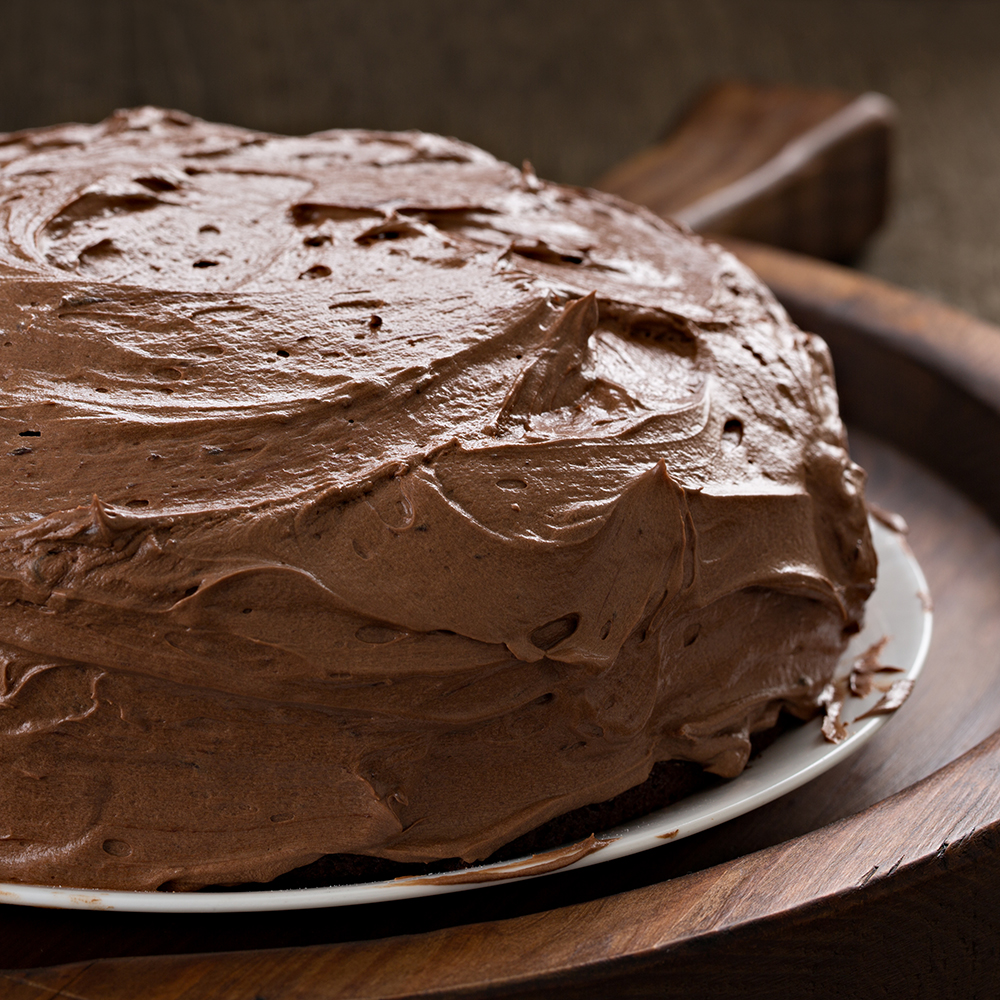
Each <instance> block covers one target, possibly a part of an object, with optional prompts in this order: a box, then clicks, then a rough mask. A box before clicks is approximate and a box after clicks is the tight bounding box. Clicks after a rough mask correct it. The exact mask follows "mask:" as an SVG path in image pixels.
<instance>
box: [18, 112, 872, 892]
mask: <svg viewBox="0 0 1000 1000" xmlns="http://www.w3.org/2000/svg"><path fill="white" fill-rule="evenodd" d="M0 163H2V164H3V166H2V174H0V202H2V204H3V206H4V214H5V219H6V226H5V232H4V237H3V240H2V241H0V317H2V322H3V324H4V346H3V347H2V348H0V368H2V371H0V377H2V378H3V382H2V389H0V392H2V408H0V426H2V427H3V432H4V433H5V435H6V441H7V444H8V453H7V454H6V455H5V456H4V461H5V462H7V463H8V474H7V477H6V480H5V482H6V486H5V491H4V503H3V505H2V510H0V602H2V606H0V644H2V645H0V649H2V653H3V660H2V663H3V673H2V675H0V679H2V683H3V688H2V692H0V705H2V706H3V709H4V711H3V712H2V713H0V727H2V729H0V742H2V745H3V748H4V759H5V761H7V767H6V768H5V769H4V770H3V774H2V792H0V794H2V797H3V800H4V803H5V814H6V819H5V823H6V824H7V826H8V827H9V832H8V834H7V836H6V837H5V838H4V839H3V840H0V877H3V878H5V879H8V880H19V881H25V882H39V883H61V884H66V885H78V886H87V887H95V888H97V887H102V888H146V889H151V888H156V887H157V886H159V885H161V884H163V883H165V882H168V881H169V882H171V883H172V884H174V885H180V886H184V887H195V886H197V885H199V884H205V883H210V882H211V883H217V882H227V881H230V882H240V881H266V880H267V879H269V878H272V877H274V876H276V875H278V874H280V873H282V872H284V871H288V870H290V869H291V868H294V867H296V866H299V865H303V864H307V863H309V862H311V861H313V860H315V859H316V858H318V857H320V856H322V855H325V854H333V853H354V854H371V855H376V856H380V857H386V858H392V859H395V860H402V861H428V860H433V859H436V858H445V857H453V856H461V857H464V858H466V859H468V860H472V859H477V858H482V857H485V856H487V855H489V854H490V853H491V852H492V851H493V850H495V849H496V848H497V847H499V846H500V845H502V844H504V843H506V842H508V841H510V840H512V839H514V838H515V837H517V836H519V835H520V834H523V833H525V832H526V831H528V830H530V829H532V828H534V827H536V826H538V825H539V824H541V823H544V822H545V821H547V820H550V819H552V818H553V817H555V816H558V815H560V814H562V813H565V812H568V811H570V810H572V809H574V808H577V807H579V806H582V805H586V804H589V803H592V802H596V801H601V800H603V799H607V798H611V797H612V796H615V795H617V794H619V793H621V792H623V791H624V790H625V789H627V788H630V787H633V786H635V785H637V784H639V783H640V782H642V781H643V780H644V779H645V778H646V776H647V775H648V773H649V771H650V768H651V767H652V766H653V764H654V763H655V762H656V761H659V760H667V759H680V760H687V761H693V762H696V763H698V764H700V765H702V766H704V767H706V768H707V769H709V770H711V771H713V772H714V773H717V774H720V775H723V776H732V775H734V774H737V773H739V771H740V770H741V769H742V767H743V766H744V764H745V762H746V758H747V754H748V753H749V746H750V744H749V736H750V734H751V733H752V732H754V731H758V730H760V729H764V728H767V727H768V726H770V725H771V724H773V722H774V720H775V718H776V717H777V713H778V712H779V710H780V709H781V708H782V707H784V708H787V709H789V710H791V711H793V712H795V713H798V714H800V715H803V716H806V715H809V714H810V713H811V712H813V711H814V710H815V701H816V697H817V695H818V693H819V691H820V690H821V688H822V687H823V685H824V684H825V683H826V681H827V680H828V679H829V676H830V674H831V672H832V670H833V667H834V665H835V662H836V659H837V657H838V656H839V654H840V652H841V650H842V649H843V647H844V644H845V642H846V636H847V635H849V634H850V633H852V632H853V631H856V629H857V626H858V622H859V620H860V617H861V615H862V613H863V604H864V600H865V599H866V597H867V596H868V594H869V593H870V591H871V588H872V586H873V579H874V573H875V557H874V552H873V549H872V547H871V540H870V538H869V535H868V530H867V525H866V521H865V514H864V506H863V499H862V479H863V476H862V474H861V472H860V470H858V469H857V467H856V466H854V465H853V464H852V463H851V462H850V460H849V458H848V456H847V453H846V449H845V442H844V434H843V428H842V426H841V423H840V420H839V417H838V415H837V402H836V393H835V389H834V385H833V377H832V371H831V367H830V361H829V355H828V353H827V351H826V348H825V346H824V345H823V344H822V342H821V341H820V340H819V339H818V338H816V337H813V336H811V335H809V334H806V333H803V332H801V331H799V330H797V329H796V328H795V327H794V326H792V325H791V323H790V322H789V321H788V319H787V317H786V315H785V314H784V312H783V310H782V309H781V308H780V306H778V305H777V303H776V302H775V301H774V299H773V298H772V296H771V295H770V294H769V293H768V292H767V290H766V289H764V288H763V287H762V286H761V285H760V283H759V282H758V281H757V280H756V279H755V278H754V277H753V276H752V275H751V274H750V273H749V272H748V271H746V269H745V268H743V267H742V266H741V265H740V264H739V263H738V262H737V261H736V260H735V258H733V257H732V256H731V255H729V254H727V253H725V252H724V251H722V250H721V249H719V248H718V247H715V246H713V245H711V244H708V243H706V242H705V241H703V240H701V239H699V238H697V237H694V236H692V235H691V234H690V233H687V232H684V231H682V230H681V229H680V228H677V227H673V226H670V225H668V224H666V223H664V222H662V221H660V220H658V219H656V218H655V217H653V216H652V215H650V214H649V213H647V212H645V211H643V210H641V209H637V208H635V207H633V206H630V205H627V204H625V203H623V202H620V201H618V200H617V199H614V198H612V197H610V196H607V195H601V194H598V193H596V192H588V191H582V190H578V189H572V188H567V187H562V186H558V185H554V184H549V183H546V182H542V181H539V180H538V179H537V178H536V177H535V176H534V175H533V174H532V173H531V171H530V170H524V171H521V170H517V169H516V168H513V167H511V166H509V165H507V164H503V163H500V162H498V161H496V160H494V159H493V158H492V157H490V156H489V155H488V154H486V153H483V152H482V151H480V150H477V149H475V148H473V147H470V146H467V145H465V144H462V143H459V142H456V141H455V140H449V139H443V138H441V137H437V136H426V135H422V134H418V133H398V134H385V133H367V132H352V131H337V132H330V133H322V134H319V135H315V136H308V137H304V138H288V137H277V136H270V135H263V134H260V133H254V132H248V131H246V130H242V129H236V128H233V127H229V126H217V125H211V124H208V123H205V122H201V121H198V120H196V119H191V118H189V117H188V116H185V115H181V114H179V113H176V112H164V111H160V110H159V109H148V108H147V109H134V110H131V111H126V112H118V113H116V114H115V115H114V116H112V117H111V118H110V119H108V120H107V121H105V122H103V123H101V124H99V125H95V126H61V127H56V128H52V129H42V130H34V131H30V132H26V133H18V134H13V135H11V136H8V137H6V139H5V141H3V143H2V144H0Z"/></svg>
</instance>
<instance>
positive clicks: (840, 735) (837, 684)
mask: <svg viewBox="0 0 1000 1000" xmlns="http://www.w3.org/2000/svg"><path fill="white" fill-rule="evenodd" d="M846 695H847V679H846V678H844V677H840V678H838V679H837V680H835V681H831V682H830V683H829V684H827V685H826V687H824V688H823V690H822V691H821V692H820V695H819V699H818V700H819V705H820V707H821V708H822V709H823V711H824V713H825V714H824V718H823V736H824V737H825V738H826V739H827V740H828V741H829V742H830V743H839V742H840V741H841V740H843V739H844V738H845V737H846V736H847V726H846V725H845V724H844V723H843V722H842V721H841V718H840V713H841V712H842V711H843V708H844V698H845V697H846Z"/></svg>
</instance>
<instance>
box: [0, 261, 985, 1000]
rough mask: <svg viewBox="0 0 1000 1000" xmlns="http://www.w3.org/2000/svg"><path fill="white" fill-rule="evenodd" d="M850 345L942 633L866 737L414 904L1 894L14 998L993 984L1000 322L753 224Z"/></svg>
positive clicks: (869, 429) (814, 313) (854, 413)
mask: <svg viewBox="0 0 1000 1000" xmlns="http://www.w3.org/2000/svg"><path fill="white" fill-rule="evenodd" d="M732 245H733V247H734V248H735V249H736V250H737V252H738V253H739V254H740V255H741V256H742V257H743V258H744V259H745V260H746V261H748V262H749V263H750V264H751V266H753V267H754V268H755V269H756V270H757V271H758V272H759V273H760V274H761V275H762V276H763V277H764V279H765V280H766V281H767V282H768V283H769V284H770V285H771V286H772V288H774V289H775V291H776V293H777V294H778V295H779V297H780V298H781V299H782V301H783V302H784V303H785V304H786V306H787V307H788V308H789V310H790V311H791V312H792V314H793V316H794V318H796V319H797V320H798V321H799V322H800V324H801V325H803V326H805V327H807V328H809V329H813V330H815V331H816V332H819V333H821V334H823V335H824V336H825V337H826V338H827V340H828V342H829V343H830V345H831V348H832V350H833V352H834V357H835V363H836V366H837V373H838V383H839V386H840V392H841V398H842V404H843V408H844V412H845V415H846V417H847V419H848V421H849V423H850V425H851V443H852V450H853V451H854V454H855V455H856V457H857V458H858V460H859V461H860V462H861V463H862V464H863V465H864V466H865V467H866V468H867V469H868V471H869V475H870V484H869V495H870V497H871V498H872V499H873V500H874V501H875V502H877V503H878V504H880V505H881V506H884V507H887V508H890V509H893V510H896V511H899V512H900V513H902V514H903V515H904V517H905V518H906V519H907V521H908V522H909V524H910V526H911V533H910V543H911V545H912V547H913V549H914V551H915V553H916V555H917V557H918V558H919V560H920V562H921V564H922V565H923V567H924V570H925V572H926V574H927V577H928V581H929V584H930V588H931V593H932V595H933V598H934V602H935V634H934V641H933V644H932V648H931V652H930V657H929V661H928V664H927V667H926V669H925V672H924V674H923V675H922V677H921V678H920V681H919V682H918V685H917V687H916V689H915V691H914V694H913V695H912V697H911V698H910V700H909V701H908V702H907V703H906V704H905V705H904V706H903V708H902V709H901V710H900V711H899V713H898V714H897V716H896V717H895V718H894V719H892V720H891V722H890V724H889V725H888V726H886V727H885V728H884V729H883V730H881V731H880V732H879V733H878V734H877V735H876V736H875V737H874V738H873V739H872V740H871V741H870V742H869V743H868V744H867V745H866V746H865V747H864V748H863V749H862V750H861V751H860V752H859V753H858V754H856V755H855V756H854V757H852V758H850V759H849V760H847V761H845V762H844V763H843V764H841V765H839V766H838V767H836V768H835V769H833V770H832V771H830V772H828V773H826V774H825V775H823V776H822V777H820V778H818V779H817V780H815V781H813V782H811V783H810V784H808V785H806V786H804V787H803V788H800V789H798V790H796V791H795V792H792V793H790V794H789V795H787V796H785V797H784V798H782V799H780V800H778V801H776V802H773V803H771V804H769V805H767V806H765V807H763V808H761V809H759V810H757V811H755V812H753V813H751V814H749V815H747V816H744V817H741V818H739V819H736V820H733V821H731V822H729V823H726V824H724V825H722V826H720V827H716V828H715V829H712V830H708V831H706V832H704V833H702V834H699V835H697V836H695V837H691V838H689V839H687V840H683V841H680V842H677V843H674V844H668V845H665V846H664V847H662V848H660V849H657V850H655V851H652V852H646V853H644V854H641V855H638V856H634V857H631V858H624V859H621V860H618V861H614V862H608V863H606V864H602V865H597V866H594V867H591V868H587V869H584V870H582V871H579V872H564V873H559V874H555V875H551V876H547V877H545V878H540V879H535V880H529V881H524V882H521V883H512V884H505V885H502V886H496V887H491V888H488V889H477V890H472V891H468V892H463V893H457V894H453V895H445V896H438V897H430V898H427V899H417V900H410V901H405V902H399V903H387V904H376V905H368V906H360V907H346V908H330V909H326V910H310V911H298V912H293V913H280V914H270V913H267V914H233V915H218V916H183V915H181V916H169V917H168V916H147V915H133V914H119V913H101V912H94V913H91V912H70V911H57V910H40V909H29V908H20V907H13V906H2V907H0V968H5V969H7V970H8V971H7V972H5V973H0V996H3V997H11V998H13V1000H22V998H23V1000H44V998H51V997H56V996H59V997H74V998H79V1000H98V998H100V1000H126V998H128V1000H131V998H135V997H144V998H150V1000H181V998H183V1000H196V998H197V1000H200V998H206V1000H207V998H213V1000H238V998H239V1000H243V998H246V1000H255V998H266V1000H293V998H296V1000H297V998H306V997H308V998H324V1000H333V998H341V997H371V998H375V997H412V996H422V997H426V996H433V997H470V996H481V997H504V996H518V997H603V996H622V997H684V998H688V1000H690V998H693V997H727V998H728V997H732V996H740V997H754V998H765V997H768V998H770V997H774V998H781V1000H790V998H796V997H810V996H822V997H824V1000H833V998H841V997H843V998H848V997H850V998H868V997H871V998H875V997H879V998H883V997H906V998H908V997H917V996H920V997H924V996H927V997H939V996H940V997H961V998H963V1000H964V998H976V997H983V998H985V997H992V996H994V995H996V993H997V986H996V984H997V983H998V982H1000V782H998V780H997V779H998V775H1000V731H998V730H1000V687H998V682H1000V529H998V527H997V525H998V523H1000V331H998V330H996V329H994V328H993V327H990V326H988V325H986V324H984V323H981V322H979V321H977V320H975V319H973V318H972V317H969V316H967V315H964V314H962V313H959V312H957V311H955V310H951V309H948V308H946V307H944V306H941V305H939V304H937V303H933V302H930V301H928V300H925V299H921V298H920V297H919V296H916V295H914V294H912V293H908V292H904V291H902V290H900V289H896V288H892V287H890V286H887V285H884V284H881V283H879V282H877V281H875V280H873V279H870V278H866V277H864V276H862V275H859V274H857V273H855V272H851V271H848V270H846V269H843V268H839V267H835V266H833V265H829V264H825V263H822V262H820V261H817V260H814V259H810V258H806V257H798V256H795V255H792V254H788V253H784V252H782V251H778V250H774V249H769V248H766V247H762V246H759V245H752V244H736V243H734V244H732Z"/></svg>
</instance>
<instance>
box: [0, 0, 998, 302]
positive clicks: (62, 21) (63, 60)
mask: <svg viewBox="0 0 1000 1000" xmlns="http://www.w3.org/2000/svg"><path fill="white" fill-rule="evenodd" d="M719 77H742V78H747V79H752V80H775V81H785V82H795V83H803V84H808V85H818V86H836V87H841V88H847V89H850V90H856V91H861V90H868V89H874V90H880V91H882V92H884V93H886V94H889V95H890V96H891V97H892V98H894V99H895V100H896V102H897V103H898V104H899V106H900V109H901V112H902V115H901V128H900V142H899V147H898V157H897V165H896V181H897V184H896V191H897V197H896V202H895V208H894V212H893V215H892V218H891V221H890V223H889V225H888V226H887V227H886V229H885V231H884V232H883V233H882V234H881V235H880V236H879V237H878V238H877V240H876V241H875V242H874V244H873V245H872V247H871V249H870V251H869V252H868V254H867V255H866V257H865V258H864V260H863V261H862V266H863V267H864V268H865V269H866V270H869V271H871V272H873V273H875V274H878V275H880V276H882V277H885V278H887V279H889V280H891V281H895V282H898V283H900V284H903V285H907V286H909V287H912V288H917V289H919V290H921V291H923V292H926V293H929V294H931V295H935V296H937V297H939V298H942V299H945V300H947V301H950V302H952V303H954V304H957V305H960V306H962V307H964V308H966V309H968V310H970V311H972V312H975V313H978V314H979V315H981V316H985V317H987V318H989V319H992V320H994V321H997V322H1000V249H998V247H1000V2H996V0H618V2H611V0H164V2H152V0H36V2H27V0H0V129H8V130H11V129H18V128H24V127H29V126H35V125H46V124H51V123H54V122H59V121H66V120H77V121H95V120H98V119H100V118H102V117H104V116H105V115H106V114H107V113H108V112H109V111H111V110H112V109H113V108H115V107H120V106H123V105H134V104H144V103H155V104H162V105H168V106H173V107H179V108H183V109H184V110H186V111H190V112H192V113H194V114H197V115H201V116H203V117H206V118H211V119H216V120H221V121H229V122H235V123H238V124H241V125H247V126H252V127H255V128H260V129H268V130H273V131H276V132H289V133H296V132H307V131H312V130H316V129H325V128H332V127H336V126H363V127H368V128H390V129H397V128H400V129H402V128H419V129H425V130H429V131H435V132H443V133H447V134H451V135H455V136H458V137H459V138H462V139H466V140H468V141H470V142H474V143H476V144H477V145H480V146H483V147H485V148H486V149H488V150H490V151H491V152H493V153H495V154H496V155H498V156H500V157H502V158H504V159H507V160H512V161H514V162H517V163H519V162H520V161H521V160H522V159H524V158H528V159H530V160H532V161H533V163H534V164H535V167H536V169H537V170H538V172H539V173H540V174H541V175H543V176H547V177H550V178H554V179H556V180H562V181H569V182H573V183H587V182H589V181H592V180H594V179H595V178H596V177H597V176H599V175H600V174H601V172H602V171H604V170H605V169H606V168H608V167H609V166H611V165H612V164H613V163H615V162H616V161H618V160H620V159H621V158H623V157H624V156H626V155H628V154H629V153H632V152H634V151H636V150H637V149H639V148H641V147H642V146H644V145H646V144H648V143H649V142H651V141H652V140H654V139H655V138H656V137H657V136H659V135H660V134H661V133H662V131H663V129H664V127H665V125H666V124H667V123H669V122H670V120H671V119H673V118H674V116H675V115H676V114H677V113H678V112H679V110H681V109H682V108H683V106H684V105H685V104H686V103H687V102H689V101H690V100H691V98H692V97H693V96H694V95H695V94H696V93H697V92H698V90H699V89H700V88H701V87H702V86H704V85H705V84H706V83H707V82H709V81H711V80H714V79H717V78H719Z"/></svg>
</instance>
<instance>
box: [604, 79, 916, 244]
mask: <svg viewBox="0 0 1000 1000" xmlns="http://www.w3.org/2000/svg"><path fill="white" fill-rule="evenodd" d="M895 118H896V111H895V107H894V106H893V104H892V102H891V101H890V100H889V99H888V98H886V97H885V96H883V95H882V94H861V95H854V94H844V93H842V92H839V91H836V90H828V89H827V90H824V89H816V90H812V89H807V88H804V87H790V86H787V85H779V84H759V83H758V84H751V83H746V82H744V81H728V82H725V83H720V84H718V85H716V86H714V87H711V88H709V90H708V91H707V92H706V93H704V94H702V95H701V96H700V97H699V98H698V100H697V101H696V102H695V104H694V106H693V107H692V108H691V110H690V111H689V112H688V113H687V115H685V117H684V118H683V119H682V120H681V122H680V123H679V124H678V126H677V127H676V128H675V129H674V130H673V132H671V134H670V135H669V136H668V137H667V138H666V139H664V140H663V141H662V142H660V143H658V144H657V145H655V146H651V147H650V148H649V149H646V150H643V151H642V152H640V153H637V154H636V155H635V156H632V157H630V158H629V159H627V160H626V161H625V162H624V163H620V164H619V165H618V166H616V167H615V168H613V169H612V170H611V171H610V172H609V173H607V174H605V175H604V176H603V177H601V178H600V179H599V180H598V181H597V185H596V186H597V187H599V188H601V189H602V190H604V191H611V192H612V193H614V194H617V195H620V196H621V197H623V198H625V199H626V200H628V201H633V202H636V203H637V204H640V205H645V206H646V207H647V208H650V209H652V210H653V211H654V212H655V213H656V214H657V215H661V216H664V217H672V218H675V219H677V220H679V221H680V222H684V223H686V224H687V225H689V226H690V227H691V228H692V229H694V230H696V231H698V232H709V233H725V234H728V235H730V236H738V237H742V238H744V239H749V240H755V241H759V242H763V243H767V244H769V245H772V246H779V247H785V248H786V249H789V250H796V251H798V252H800V253H805V254H810V255H811V256H814V257H824V258H827V259H829V260H844V261H847V260H853V259H854V258H856V257H857V256H858V255H859V254H860V252H861V251H862V249H863V248H864V247H865V245H866V244H867V242H868V240H869V238H870V237H871V236H872V234H873V233H874V232H875V231H876V230H877V229H878V228H879V227H880V226H881V225H882V222H883V220H884V218H885V213H886V203H887V194H888V187H889V159H890V148H891V144H892V139H893V130H894V125H895Z"/></svg>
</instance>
